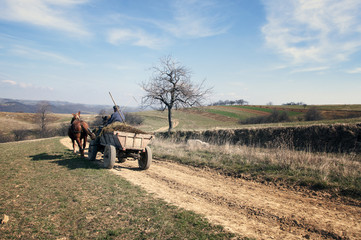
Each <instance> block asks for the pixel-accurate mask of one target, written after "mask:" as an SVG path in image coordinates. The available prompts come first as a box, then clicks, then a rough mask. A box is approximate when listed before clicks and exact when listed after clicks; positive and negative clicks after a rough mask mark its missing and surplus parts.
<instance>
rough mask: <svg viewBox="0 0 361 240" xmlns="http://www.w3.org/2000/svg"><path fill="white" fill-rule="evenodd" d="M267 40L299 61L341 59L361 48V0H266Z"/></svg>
mask: <svg viewBox="0 0 361 240" xmlns="http://www.w3.org/2000/svg"><path fill="white" fill-rule="evenodd" d="M263 2H264V5H265V9H266V14H267V24H266V25H264V26H263V28H262V32H263V34H264V37H265V40H266V43H267V44H268V46H269V47H270V48H273V49H275V50H276V51H277V52H278V53H280V54H282V55H284V56H287V57H290V58H291V59H292V60H293V61H294V62H295V63H307V62H328V61H334V62H340V61H345V60H347V59H348V57H349V56H350V55H351V54H353V53H355V52H357V51H359V50H360V49H361V16H360V12H361V2H360V1H359V0H317V1H304V0H295V1H284V0H264V1H263Z"/></svg>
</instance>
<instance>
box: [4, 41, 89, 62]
mask: <svg viewBox="0 0 361 240" xmlns="http://www.w3.org/2000/svg"><path fill="white" fill-rule="evenodd" d="M9 51H10V52H11V53H12V54H15V55H20V56H25V57H27V58H31V59H42V60H47V61H54V62H58V63H63V64H68V65H75V66H82V65H83V63H81V62H78V61H76V60H73V59H71V58H68V57H65V56H62V55H60V54H56V53H53V52H47V51H41V50H38V49H33V48H28V47H25V46H14V47H12V48H11V49H10V50H9Z"/></svg>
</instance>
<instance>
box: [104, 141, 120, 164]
mask: <svg viewBox="0 0 361 240" xmlns="http://www.w3.org/2000/svg"><path fill="white" fill-rule="evenodd" d="M116 155H117V152H116V149H115V147H114V146H113V145H110V144H107V145H106V146H105V149H104V167H105V168H109V169H111V168H113V167H114V164H115V158H116Z"/></svg>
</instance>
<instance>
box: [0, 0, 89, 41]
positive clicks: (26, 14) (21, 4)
mask: <svg viewBox="0 0 361 240" xmlns="http://www.w3.org/2000/svg"><path fill="white" fill-rule="evenodd" d="M87 1H88V0H0V4H1V8H0V19H3V20H7V21H16V22H25V23H28V24H32V25H36V26H41V27H46V28H51V29H55V30H60V31H65V32H68V33H71V34H76V35H77V36H79V35H80V36H88V35H89V32H88V31H87V30H86V29H85V28H84V27H83V26H82V24H81V23H79V22H77V19H76V18H75V17H74V16H73V15H71V14H69V10H70V9H71V8H72V7H75V6H76V5H79V4H83V3H85V2H87Z"/></svg>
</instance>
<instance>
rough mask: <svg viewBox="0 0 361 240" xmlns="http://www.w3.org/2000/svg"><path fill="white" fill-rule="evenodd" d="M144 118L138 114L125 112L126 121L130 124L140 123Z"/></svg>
mask: <svg viewBox="0 0 361 240" xmlns="http://www.w3.org/2000/svg"><path fill="white" fill-rule="evenodd" d="M143 121H144V119H143V118H142V117H141V116H139V115H136V114H132V113H125V122H126V123H127V124H130V125H140V124H142V123H143Z"/></svg>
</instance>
